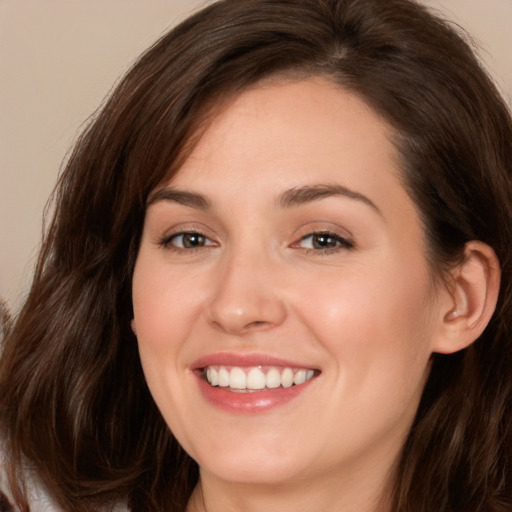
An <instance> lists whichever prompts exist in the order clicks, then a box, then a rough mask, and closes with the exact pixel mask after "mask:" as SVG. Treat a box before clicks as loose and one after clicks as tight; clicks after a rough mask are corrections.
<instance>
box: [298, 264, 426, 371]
mask: <svg viewBox="0 0 512 512" xmlns="http://www.w3.org/2000/svg"><path fill="white" fill-rule="evenodd" d="M384 262H385V260H384ZM400 263H401V264H400ZM430 286H431V285H430V278H429V276H428V273H427V270H426V268H425V266H424V265H419V264H415V262H414V261H409V262H403V261H398V263H397V264H389V265H385V266H384V265H379V266H373V267H372V265H370V264H368V265H364V266H358V267H354V268H350V269H348V270H347V269H345V271H343V272H340V273H339V275H338V276H334V275H333V276H331V278H330V279H326V280H325V281H323V282H322V280H321V279H320V278H319V277H317V278H316V279H312V280H311V283H310V285H307V284H306V286H305V287H306V289H307V290H305V293H304V296H307V301H305V302H304V303H303V305H304V307H302V306H299V307H301V315H302V317H303V318H304V319H305V322H307V323H308V324H309V326H310V329H311V330H313V331H314V332H315V334H316V337H317V338H318V339H319V340H321V342H322V344H323V345H324V347H325V348H326V349H327V350H328V352H329V353H330V354H331V355H333V356H334V357H333V360H336V361H338V362H339V364H340V365H341V366H343V368H344V371H346V368H347V365H348V367H349V368H353V369H354V371H357V372H359V377H360V378H362V377H363V376H365V375H367V376H368V378H370V376H372V377H371V378H373V377H375V376H379V377H380V378H382V379H383V380H385V381H387V380H388V379H390V378H394V377H393V376H396V377H397V379H398V380H401V381H414V380H416V381H417V380H418V379H420V380H422V377H423V375H424V373H425V369H426V367H427V365H428V360H429V357H430V353H431V351H430V340H431V338H432V336H433V333H434V323H433V322H432V312H433V308H435V302H434V300H432V301H430V300H429V299H427V298H426V297H429V296H430Z"/></svg>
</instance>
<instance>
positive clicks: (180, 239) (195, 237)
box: [160, 231, 215, 249]
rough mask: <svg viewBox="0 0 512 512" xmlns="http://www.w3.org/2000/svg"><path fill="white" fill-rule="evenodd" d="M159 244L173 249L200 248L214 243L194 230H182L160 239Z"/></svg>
mask: <svg viewBox="0 0 512 512" xmlns="http://www.w3.org/2000/svg"><path fill="white" fill-rule="evenodd" d="M160 245H162V246H164V247H171V248H175V249H200V248H201V247H205V246H208V245H215V244H214V242H213V241H212V240H210V239H209V238H208V237H206V236H205V235H203V234H201V233H198V232H196V231H183V232H181V233H174V234H173V235H171V236H169V237H166V238H164V239H162V240H161V242H160Z"/></svg>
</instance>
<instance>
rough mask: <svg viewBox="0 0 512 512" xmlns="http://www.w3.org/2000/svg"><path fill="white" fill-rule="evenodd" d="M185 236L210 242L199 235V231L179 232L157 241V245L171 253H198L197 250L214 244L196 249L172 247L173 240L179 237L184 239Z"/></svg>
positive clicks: (204, 236) (201, 234)
mask: <svg viewBox="0 0 512 512" xmlns="http://www.w3.org/2000/svg"><path fill="white" fill-rule="evenodd" d="M186 236H197V237H200V238H202V239H203V240H204V241H205V242H206V241H210V242H211V240H210V239H209V238H208V237H207V236H206V235H204V234H203V233H201V232H199V231H194V230H191V231H179V232H178V233H173V234H172V235H168V236H165V237H162V238H161V239H160V240H159V241H158V245H160V246H161V247H163V248H165V249H169V250H172V251H198V250H201V249H203V248H204V247H209V246H213V245H215V244H214V243H205V244H203V245H199V246H197V247H184V246H182V247H178V246H176V245H173V243H172V242H173V240H176V239H177V238H179V237H182V238H183V237H186ZM182 245H183V244H182Z"/></svg>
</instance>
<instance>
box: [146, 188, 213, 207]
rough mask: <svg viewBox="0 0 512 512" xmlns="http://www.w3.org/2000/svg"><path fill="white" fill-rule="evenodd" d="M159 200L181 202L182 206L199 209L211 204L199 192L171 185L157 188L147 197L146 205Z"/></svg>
mask: <svg viewBox="0 0 512 512" xmlns="http://www.w3.org/2000/svg"><path fill="white" fill-rule="evenodd" d="M159 201H170V202H173V203H178V204H182V205H183V206H190V207H191V208H197V209H199V210H208V209H209V208H210V206H211V205H210V201H208V199H206V197H204V196H203V195H201V194H196V193H195V192H187V191H186V190H177V189H175V188H172V187H165V188H161V189H159V190H157V191H156V192H155V193H154V194H152V195H151V196H150V197H149V199H148V202H147V205H146V206H151V205H152V204H155V203H158V202H159Z"/></svg>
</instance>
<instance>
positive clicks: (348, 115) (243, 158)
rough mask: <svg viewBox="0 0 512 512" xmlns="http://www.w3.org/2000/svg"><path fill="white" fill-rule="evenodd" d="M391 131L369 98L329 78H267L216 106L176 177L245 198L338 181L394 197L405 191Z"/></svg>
mask: <svg viewBox="0 0 512 512" xmlns="http://www.w3.org/2000/svg"><path fill="white" fill-rule="evenodd" d="M393 135H394V133H393V130H392V128H391V127H390V126H389V125H388V124H387V123H386V122H385V121H384V120H383V119H382V118H381V117H379V116H378V115H377V114H376V113H375V112H374V111H373V110H372V109H371V108H370V107H369V106H368V105H367V104H366V103H365V102H364V101H362V100H361V99H360V98H359V97H358V96H356V95H355V94H353V93H350V92H347V91H346V90H344V89H342V88H341V87H340V86H338V85H336V84H333V83H331V82H329V81H328V80H327V79H323V78H311V79H305V80H291V79H273V80H267V81H265V82H263V83H259V84H257V85H256V86H253V87H251V88H250V89H247V90H245V91H244V92H242V93H240V94H238V95H237V96H235V97H233V98H231V99H230V100H229V101H225V102H223V103H222V104H221V105H220V106H217V107H215V108H214V111H213V112H212V114H211V115H210V116H209V124H208V126H207V127H206V129H205V130H204V132H202V133H201V137H200V139H199V142H198V143H197V144H196V146H195V147H194V149H193V151H192V152H191V154H190V155H189V156H188V158H187V159H186V161H185V162H184V164H183V165H182V166H181V168H180V169H179V170H178V172H177V173H176V174H175V175H174V176H173V177H172V178H171V180H170V183H171V184H172V185H173V186H176V187H186V188H190V187H192V188H194V189H197V190H198V191H200V192H206V191H208V192H209V193H213V192H214V191H216V190H217V189H218V191H219V192H220V191H222V189H224V190H225V191H226V192H231V193H235V189H236V193H237V196H242V197H243V196H245V195H253V194H254V193H255V191H256V190H259V189H261V188H266V189H268V190H272V191H273V192H275V193H276V194H278V193H279V190H278V189H284V188H290V187H300V186H303V185H308V184H310V183H311V182H315V183H318V182H321V183H336V184H338V185H342V186H346V187H348V188H351V189H354V188H355V189H360V191H361V192H362V193H365V195H368V194H369V195H370V196H372V195H374V194H376V195H380V196H382V195H388V196H389V197H390V198H391V196H392V195H393V194H392V191H393V190H392V189H396V188H397V187H399V188H400V189H402V187H401V186H400V179H399V175H400V170H399V168H398V164H397V162H398V161H399V158H398V152H397V150H396V148H395V146H394V145H393V143H392V142H391V140H392V137H393ZM235 182H238V187H236V183H235ZM228 185H229V186H228ZM394 192H396V190H394ZM402 192H403V190H402Z"/></svg>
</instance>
